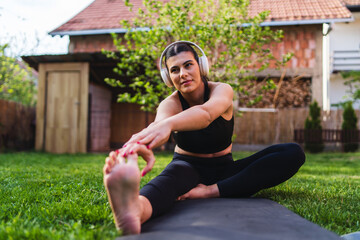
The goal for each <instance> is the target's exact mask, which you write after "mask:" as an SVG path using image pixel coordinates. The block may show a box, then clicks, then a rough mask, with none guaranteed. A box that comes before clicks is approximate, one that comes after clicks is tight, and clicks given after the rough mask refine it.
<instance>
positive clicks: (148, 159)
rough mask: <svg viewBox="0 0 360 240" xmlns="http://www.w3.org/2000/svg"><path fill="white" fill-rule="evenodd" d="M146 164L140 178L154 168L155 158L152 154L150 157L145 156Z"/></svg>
mask: <svg viewBox="0 0 360 240" xmlns="http://www.w3.org/2000/svg"><path fill="white" fill-rule="evenodd" d="M144 160H145V161H146V162H147V163H146V166H145V167H144V169H143V170H142V172H141V176H142V177H143V176H145V175H146V174H147V173H148V172H150V171H151V169H152V168H153V167H154V164H155V157H154V155H153V154H151V155H150V156H147V157H146V159H144Z"/></svg>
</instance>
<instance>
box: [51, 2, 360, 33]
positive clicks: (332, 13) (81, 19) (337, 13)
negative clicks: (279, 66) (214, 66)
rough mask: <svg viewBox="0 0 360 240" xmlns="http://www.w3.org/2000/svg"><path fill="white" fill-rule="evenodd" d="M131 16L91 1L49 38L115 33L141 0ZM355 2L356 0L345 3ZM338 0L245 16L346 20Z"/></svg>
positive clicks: (256, 5) (119, 7)
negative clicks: (83, 33) (263, 14)
mask: <svg viewBox="0 0 360 240" xmlns="http://www.w3.org/2000/svg"><path fill="white" fill-rule="evenodd" d="M130 2H131V3H132V4H133V5H134V7H133V12H130V11H129V10H128V7H126V6H125V4H124V1H122V0H95V1H94V2H93V3H92V4H90V5H89V6H88V7H87V8H85V9H84V10H83V11H81V12H80V13H79V14H77V15H76V16H75V17H73V18H72V19H70V20H69V21H68V22H66V23H65V24H63V25H61V26H60V27H58V28H56V29H55V30H53V31H52V32H51V33H50V34H52V35H57V34H60V35H64V34H69V32H74V31H80V32H81V31H86V30H101V29H119V28H121V27H120V25H119V21H120V20H123V19H126V20H131V18H133V17H134V16H135V14H136V12H137V9H138V8H139V7H141V6H142V0H131V1H130ZM346 2H358V0H346ZM344 5H345V4H344V3H343V2H342V0H251V3H250V7H249V13H250V15H254V14H256V13H259V12H261V11H264V10H270V11H271V13H270V16H269V20H268V21H280V22H281V21H301V20H325V19H348V18H351V12H350V11H349V10H348V9H347V8H346V7H345V6H344Z"/></svg>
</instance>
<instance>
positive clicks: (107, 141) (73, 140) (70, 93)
mask: <svg viewBox="0 0 360 240" xmlns="http://www.w3.org/2000/svg"><path fill="white" fill-rule="evenodd" d="M23 59H24V61H26V62H27V63H28V64H29V65H30V66H31V67H33V68H34V69H36V70H38V72H39V82H38V103H37V108H36V116H37V117H36V136H35V149H36V150H44V151H46V152H52V153H85V152H104V151H109V150H110V149H112V148H117V147H120V146H121V145H122V144H123V143H124V142H126V141H127V139H129V137H130V136H131V135H132V134H133V133H134V132H135V131H139V130H141V129H142V128H144V127H146V126H147V125H148V124H149V123H150V121H152V119H153V118H154V116H153V115H152V114H149V113H145V112H142V111H141V110H140V107H139V106H137V105H134V104H125V103H117V101H116V99H117V94H118V93H119V92H120V91H121V89H117V88H112V87H110V86H109V85H107V84H106V83H105V82H104V80H103V79H104V78H105V77H118V76H117V75H114V73H113V71H112V69H113V68H114V66H115V62H113V61H112V60H111V59H108V58H106V56H104V55H103V54H102V53H74V54H66V55H43V56H25V57H23ZM125 126H126V127H125Z"/></svg>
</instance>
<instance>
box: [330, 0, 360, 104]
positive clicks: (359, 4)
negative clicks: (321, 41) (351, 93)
mask: <svg viewBox="0 0 360 240" xmlns="http://www.w3.org/2000/svg"><path fill="white" fill-rule="evenodd" d="M344 3H345V4H346V7H347V8H348V9H349V10H350V11H351V14H352V17H353V18H354V21H351V22H337V23H332V24H331V25H330V29H331V31H330V33H329V37H328V39H327V49H326V50H327V51H328V52H329V57H328V58H327V59H328V60H329V62H328V63H326V64H327V66H328V68H329V69H328V73H329V76H328V77H327V78H328V93H329V94H328V99H326V102H327V103H326V104H327V105H328V106H327V107H328V108H330V107H331V104H334V103H338V102H341V101H344V96H346V95H347V91H348V90H349V89H348V88H347V87H346V86H345V85H344V84H343V83H344V81H345V80H344V79H343V78H342V77H341V74H340V71H349V70H354V71H360V0H346V1H345V2H344ZM355 108H360V104H359V103H357V104H356V105H355Z"/></svg>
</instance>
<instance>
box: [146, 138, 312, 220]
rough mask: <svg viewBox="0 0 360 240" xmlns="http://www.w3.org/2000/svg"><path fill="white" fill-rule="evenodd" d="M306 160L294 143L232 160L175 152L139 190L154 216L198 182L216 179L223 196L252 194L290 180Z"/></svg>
mask: <svg viewBox="0 0 360 240" xmlns="http://www.w3.org/2000/svg"><path fill="white" fill-rule="evenodd" d="M304 162H305V154H304V152H303V150H302V149H301V147H300V146H299V145H298V144H295V143H286V144H277V145H273V146H270V147H268V148H266V149H264V150H262V151H260V152H257V153H255V154H253V155H251V156H249V157H247V158H244V159H240V160H237V161H233V158H232V155H231V153H229V154H227V155H224V156H221V157H216V158H199V157H192V156H187V155H182V154H178V153H175V154H174V158H173V160H172V161H171V162H170V163H169V165H167V166H166V168H165V169H164V170H163V171H162V172H161V174H160V175H159V176H157V177H155V178H154V179H153V180H151V181H150V182H149V183H148V184H146V185H145V186H144V187H143V188H142V189H141V190H140V195H143V196H145V197H146V198H147V199H148V200H149V201H150V203H151V206H152V208H153V214H152V217H155V216H158V215H161V214H163V213H164V212H166V211H168V210H169V209H170V208H171V207H172V206H173V204H174V202H175V200H176V199H177V197H179V196H181V195H183V194H185V193H187V192H188V191H190V190H191V189H192V188H194V187H195V186H197V185H198V184H199V183H202V184H205V185H211V184H214V183H217V185H218V188H219V191H220V197H250V196H251V195H253V194H255V193H257V192H258V191H260V190H261V189H265V188H269V187H273V186H276V185H278V184H280V183H282V182H284V181H286V180H288V179H289V178H291V177H292V176H293V175H294V174H295V173H296V172H297V171H298V170H299V168H300V167H301V165H303V164H304Z"/></svg>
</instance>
